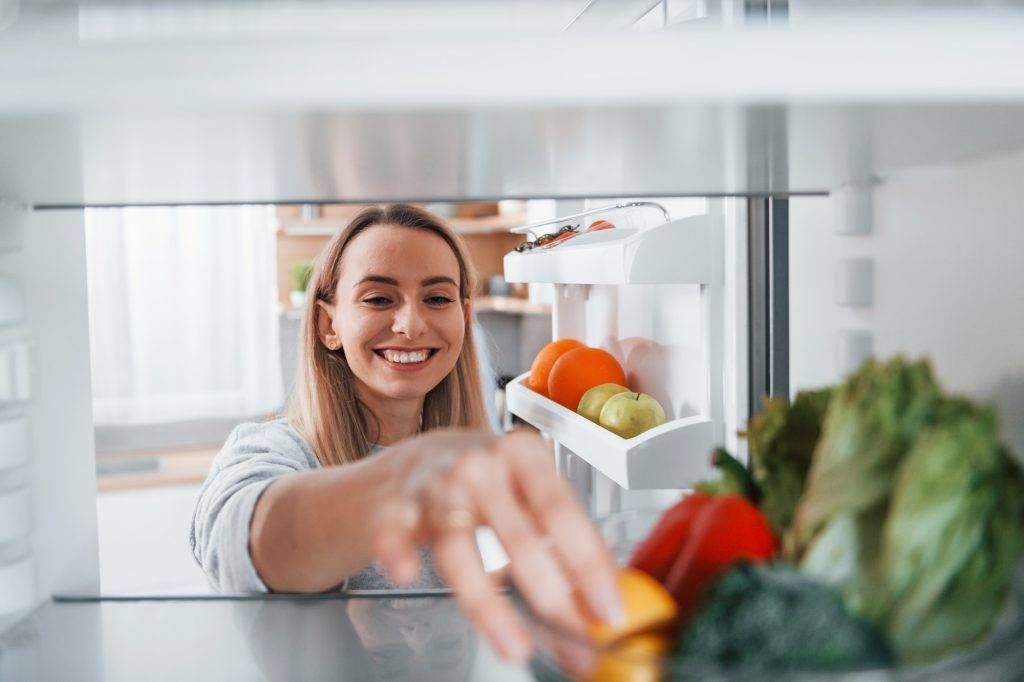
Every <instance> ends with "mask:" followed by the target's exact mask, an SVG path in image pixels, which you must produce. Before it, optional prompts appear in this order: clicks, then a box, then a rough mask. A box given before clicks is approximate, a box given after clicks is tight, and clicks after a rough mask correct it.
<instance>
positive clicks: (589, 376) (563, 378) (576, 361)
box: [547, 348, 626, 412]
mask: <svg viewBox="0 0 1024 682" xmlns="http://www.w3.org/2000/svg"><path fill="white" fill-rule="evenodd" d="M601 384H620V385H622V386H625V385H626V373H625V372H623V371H622V365H620V364H619V361H618V360H616V359H615V356H613V355H612V354H611V353H609V352H608V351H606V350H601V349H600V348H575V349H573V350H570V351H569V352H567V353H564V354H563V355H562V356H561V357H560V358H558V360H556V361H555V364H554V366H552V367H551V372H550V373H549V374H548V392H547V395H548V397H549V398H551V399H552V400H554V401H555V402H556V403H558V404H560V405H562V406H564V407H567V408H569V409H570V410H572V411H573V412H575V411H576V408H577V407H579V404H580V398H582V397H583V394H584V393H586V392H587V391H589V390H590V389H592V388H593V387H594V386H599V385H601Z"/></svg>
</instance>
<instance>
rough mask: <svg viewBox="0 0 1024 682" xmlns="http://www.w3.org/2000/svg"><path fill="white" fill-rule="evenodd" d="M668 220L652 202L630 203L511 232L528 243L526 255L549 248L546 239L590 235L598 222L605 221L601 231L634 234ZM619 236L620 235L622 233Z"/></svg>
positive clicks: (575, 214) (659, 206) (664, 211)
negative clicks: (523, 236) (524, 237)
mask: <svg viewBox="0 0 1024 682" xmlns="http://www.w3.org/2000/svg"><path fill="white" fill-rule="evenodd" d="M669 220H670V216H669V213H668V211H667V210H665V207H663V206H662V205H661V204H657V203H655V202H653V201H631V202H627V203H622V204H613V205H610V206H602V207H600V208H592V209H589V210H586V211H582V212H580V213H574V214H572V215H567V216H559V217H557V218H552V219H551V220H544V221H541V222H537V223H531V224H529V225H523V226H521V227H514V228H512V230H511V231H512V232H514V233H516V234H522V235H525V236H526V239H527V240H528V241H529V242H531V248H530V249H526V252H529V251H530V250H532V245H533V244H535V245H536V246H537V247H538V248H539V247H544V246H550V242H549V241H548V240H551V239H553V238H554V237H557V236H559V235H563V236H564V235H565V234H566V233H573V234H575V235H582V234H588V232H589V233H591V234H593V233H594V231H592V230H590V228H591V226H593V225H594V224H595V223H597V222H598V221H604V223H605V225H604V229H608V228H609V227H611V228H616V229H618V230H627V231H630V232H636V231H639V230H643V229H646V228H648V227H654V226H655V225H661V224H663V223H666V222H668V221H669ZM601 231H603V230H601ZM618 234H621V232H619V233H618ZM518 250H519V251H520V252H523V251H524V250H523V249H518Z"/></svg>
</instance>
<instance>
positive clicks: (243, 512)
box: [190, 420, 319, 593]
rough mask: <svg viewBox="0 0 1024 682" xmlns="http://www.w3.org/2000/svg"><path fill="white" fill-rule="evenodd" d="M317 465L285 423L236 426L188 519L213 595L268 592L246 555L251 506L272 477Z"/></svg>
mask: <svg viewBox="0 0 1024 682" xmlns="http://www.w3.org/2000/svg"><path fill="white" fill-rule="evenodd" d="M317 466H319V465H318V463H317V461H316V459H315V457H313V455H312V453H311V452H310V451H309V448H308V446H306V444H305V442H304V441H303V440H302V438H301V437H300V436H299V435H298V433H296V432H295V431H294V429H292V428H291V427H290V426H288V425H287V423H286V422H285V421H284V420H277V421H272V422H266V423H262V424H255V423H246V424H240V425H239V426H237V427H235V429H234V430H233V431H232V432H231V435H230V436H228V439H227V442H226V443H225V444H224V447H223V448H221V451H220V452H219V453H218V454H217V456H216V458H214V461H213V465H212V466H211V467H210V473H209V474H208V475H207V477H206V481H205V482H204V483H203V487H202V489H201V490H200V492H199V497H198V499H197V501H196V507H195V511H194V513H193V515H192V529H191V534H190V542H191V545H192V553H193V555H194V556H195V558H196V561H198V562H199V565H200V566H201V567H202V568H203V571H204V572H205V573H206V577H207V579H208V580H209V581H210V585H211V587H212V588H213V590H214V591H215V592H233V593H254V592H267V591H268V590H267V586H266V585H265V584H264V583H263V580H261V579H260V576H259V574H258V573H257V572H256V568H255V566H253V563H252V557H251V555H250V554H249V530H250V525H251V523H252V514H253V510H254V509H255V508H256V502H257V501H258V500H259V498H260V495H261V494H262V493H263V490H264V489H265V488H266V487H267V485H268V484H269V483H270V482H271V481H273V480H274V479H275V478H278V477H280V476H285V475H287V474H290V473H294V472H298V471H306V470H308V469H312V468H315V467H317Z"/></svg>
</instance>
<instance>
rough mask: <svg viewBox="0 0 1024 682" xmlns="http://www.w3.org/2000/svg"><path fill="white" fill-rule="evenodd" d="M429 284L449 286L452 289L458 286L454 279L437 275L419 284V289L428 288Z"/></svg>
mask: <svg viewBox="0 0 1024 682" xmlns="http://www.w3.org/2000/svg"><path fill="white" fill-rule="evenodd" d="M431 284H451V285H452V286H453V287H457V286H459V285H458V284H457V283H456V282H455V280H454V279H452V278H451V277H445V276H444V275H437V276H436V277H427V278H426V279H425V280H423V281H422V282H420V286H421V287H429V286H430V285H431Z"/></svg>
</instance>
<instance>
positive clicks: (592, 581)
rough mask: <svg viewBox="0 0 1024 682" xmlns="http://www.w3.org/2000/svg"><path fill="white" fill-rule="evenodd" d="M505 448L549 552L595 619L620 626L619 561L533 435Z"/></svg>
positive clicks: (513, 440) (509, 441) (516, 436)
mask: <svg viewBox="0 0 1024 682" xmlns="http://www.w3.org/2000/svg"><path fill="white" fill-rule="evenodd" d="M501 447H502V450H503V452H504V454H505V457H506V458H507V461H508V463H509V466H510V470H511V474H512V477H513V479H514V481H515V483H516V485H517V487H518V489H519V492H520V494H521V495H522V496H523V498H524V499H525V501H526V506H527V507H528V508H529V509H530V511H531V513H532V515H533V518H534V519H535V520H536V523H537V525H538V526H539V527H540V529H541V530H542V532H544V533H545V534H546V535H547V536H548V537H550V538H551V549H552V551H554V552H555V554H556V556H557V557H558V560H559V561H560V563H561V564H562V566H564V568H565V570H566V572H567V573H568V574H569V579H570V580H571V581H572V583H573V584H575V585H578V586H579V589H580V592H581V594H582V595H583V597H584V598H585V599H586V601H587V604H588V606H589V607H590V608H591V610H592V611H593V613H594V615H596V616H597V617H599V618H601V619H602V620H605V621H607V622H609V623H618V622H620V621H621V620H622V618H623V608H622V601H621V597H620V595H619V591H618V587H617V582H616V566H615V560H614V558H613V557H612V555H611V552H610V551H609V550H608V547H607V546H606V545H605V543H604V541H603V539H602V538H601V536H600V535H599V534H598V532H597V529H596V528H595V527H594V525H593V524H592V523H591V522H590V520H589V519H588V518H587V516H586V514H585V513H584V512H583V509H582V508H581V507H580V505H579V503H578V502H577V501H576V498H575V497H574V496H573V493H572V490H571V489H570V488H569V485H568V483H567V482H566V481H565V480H564V479H562V478H561V477H560V476H558V474H557V473H555V471H554V467H553V464H552V461H551V458H550V454H549V452H548V451H547V448H546V447H545V446H544V445H543V441H542V440H541V439H539V438H537V437H535V436H532V434H512V435H510V436H508V437H507V438H506V439H504V441H503V442H502V444H501ZM509 554H510V555H511V551H510V552H509Z"/></svg>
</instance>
